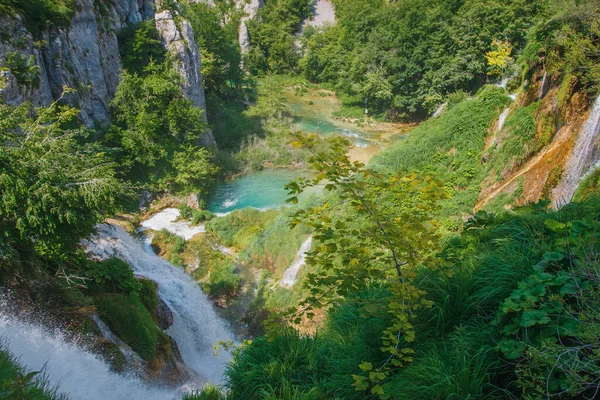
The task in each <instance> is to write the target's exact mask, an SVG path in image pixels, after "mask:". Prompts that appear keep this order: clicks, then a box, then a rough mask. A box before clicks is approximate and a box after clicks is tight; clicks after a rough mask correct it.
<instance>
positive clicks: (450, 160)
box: [370, 86, 509, 230]
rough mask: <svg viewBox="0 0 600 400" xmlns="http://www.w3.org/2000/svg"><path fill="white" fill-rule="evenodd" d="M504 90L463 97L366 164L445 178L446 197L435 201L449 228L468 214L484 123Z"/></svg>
mask: <svg viewBox="0 0 600 400" xmlns="http://www.w3.org/2000/svg"><path fill="white" fill-rule="evenodd" d="M508 102H509V98H508V97H507V96H506V94H505V93H504V91H503V90H501V89H498V88H494V87H490V86H488V87H485V88H484V89H482V90H481V92H480V93H478V95H477V96H476V97H475V98H474V99H472V100H470V101H462V102H460V103H458V104H456V105H454V106H453V107H452V108H450V109H449V110H448V111H447V112H445V113H443V114H442V115H441V116H440V117H439V118H435V119H431V120H429V121H427V122H424V123H423V124H421V125H419V126H418V127H416V128H415V129H414V130H413V131H412V132H411V134H410V136H409V137H408V138H407V139H406V140H404V141H402V142H400V143H397V144H395V145H393V146H391V147H389V148H388V149H386V150H384V151H382V152H381V153H379V154H378V155H376V156H375V157H373V159H372V160H371V162H370V166H371V167H372V168H373V169H375V170H378V171H391V172H399V173H410V172H418V173H422V174H430V175H433V176H435V177H436V178H437V179H440V180H442V181H443V182H445V190H446V193H447V194H448V195H449V196H450V198H449V199H447V200H442V201H441V202H440V206H441V210H440V218H439V220H440V222H441V224H442V225H443V226H445V227H446V229H448V230H456V229H457V228H458V226H460V224H461V223H462V222H461V221H460V215H462V214H468V213H471V211H472V210H473V207H474V206H475V203H476V201H477V198H478V196H479V191H480V184H481V182H482V181H483V179H484V178H485V177H486V174H487V169H486V168H485V165H482V163H481V160H482V156H483V148H484V139H485V137H486V135H487V133H488V129H489V127H490V126H491V125H492V123H493V121H494V120H495V119H496V118H497V117H498V115H499V114H500V112H501V110H503V109H504V107H505V106H506V104H508Z"/></svg>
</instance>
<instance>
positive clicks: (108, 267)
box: [84, 257, 143, 294]
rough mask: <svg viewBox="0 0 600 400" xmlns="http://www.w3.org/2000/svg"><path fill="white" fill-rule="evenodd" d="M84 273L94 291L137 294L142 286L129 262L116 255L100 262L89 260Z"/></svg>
mask: <svg viewBox="0 0 600 400" xmlns="http://www.w3.org/2000/svg"><path fill="white" fill-rule="evenodd" d="M84 273H85V275H86V276H87V277H88V278H90V279H91V284H90V288H91V289H92V290H94V291H101V292H107V293H124V294H132V293H133V294H137V293H139V292H140V290H141V289H142V288H143V285H142V284H141V283H140V282H139V281H138V280H137V279H136V278H135V276H134V275H133V271H132V270H131V267H129V264H127V263H126V262H125V261H123V260H121V259H119V258H116V257H112V258H109V259H108V260H104V261H100V262H93V261H91V262H89V263H88V264H87V265H86V269H85V271H84Z"/></svg>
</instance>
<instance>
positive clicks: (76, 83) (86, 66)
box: [0, 0, 214, 145]
mask: <svg viewBox="0 0 600 400" xmlns="http://www.w3.org/2000/svg"><path fill="white" fill-rule="evenodd" d="M75 10H76V11H75V14H74V16H73V18H72V20H71V23H70V25H69V26H68V27H66V28H49V29H46V30H44V31H42V32H41V37H40V38H39V39H37V38H36V40H34V38H33V36H32V35H31V33H30V32H28V31H27V30H26V28H25V26H24V24H23V23H22V21H21V19H20V18H19V17H18V16H3V17H0V65H5V63H6V58H7V55H8V54H10V53H14V52H18V53H19V54H21V55H23V56H24V57H26V58H27V59H29V58H30V57H31V58H32V60H33V61H34V63H35V65H36V66H37V67H39V73H38V78H37V79H36V82H35V84H33V85H28V86H26V85H23V84H21V83H20V82H18V79H17V78H18V77H16V76H15V75H14V74H13V73H12V72H11V71H9V70H7V69H3V70H2V71H1V76H2V78H3V79H2V85H0V94H1V95H2V97H3V100H4V102H5V103H7V104H12V105H16V104H20V103H22V102H24V101H31V102H32V103H33V104H35V105H37V106H42V105H43V106H47V105H49V104H50V103H51V102H52V101H53V100H54V99H56V98H58V97H59V96H60V95H61V93H62V92H63V87H65V86H67V87H70V88H72V89H75V92H74V93H73V94H69V95H68V96H67V97H66V100H67V101H69V102H70V103H71V104H72V105H74V106H75V107H77V108H79V109H80V110H81V113H80V118H81V120H82V122H83V123H84V124H85V125H87V126H90V127H91V126H94V125H97V124H98V125H101V126H104V125H107V124H108V123H109V121H110V110H109V107H108V104H109V103H110V101H111V99H112V98H113V96H114V94H115V91H116V88H117V85H118V84H119V76H120V74H121V71H122V63H121V58H120V54H119V45H118V40H117V33H118V32H119V31H120V30H121V29H122V28H123V27H124V26H125V25H127V24H135V23H138V22H141V21H142V20H147V19H152V18H154V19H155V20H156V25H157V28H158V30H159V32H160V33H161V36H162V39H163V43H164V44H165V47H166V48H167V49H168V50H170V51H173V52H175V54H176V55H177V59H178V65H177V69H178V71H179V72H180V73H181V75H182V77H183V82H184V87H183V90H184V92H185V94H186V95H187V96H188V97H189V98H190V99H191V100H192V101H193V102H194V103H195V104H197V105H198V106H200V107H203V108H204V107H205V102H204V88H203V86H202V76H201V74H200V66H201V61H200V52H199V51H198V45H197V43H196V41H195V39H194V35H193V32H192V30H191V27H190V26H189V24H188V23H187V21H185V20H183V19H181V18H180V17H178V16H177V18H178V19H180V20H178V23H177V24H175V20H174V19H173V16H172V14H171V13H170V12H169V11H162V12H158V13H156V14H155V5H154V3H153V1H152V0H113V1H110V2H101V1H98V0H77V4H76V7H75ZM163 28H165V29H163ZM199 141H200V143H202V144H205V145H212V144H214V139H213V137H212V134H211V133H210V132H207V134H206V135H205V136H204V137H202V138H199Z"/></svg>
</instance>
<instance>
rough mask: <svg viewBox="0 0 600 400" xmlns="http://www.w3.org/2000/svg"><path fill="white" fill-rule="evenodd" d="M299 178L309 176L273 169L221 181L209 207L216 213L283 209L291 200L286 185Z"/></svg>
mask: <svg viewBox="0 0 600 400" xmlns="http://www.w3.org/2000/svg"><path fill="white" fill-rule="evenodd" d="M299 176H304V177H307V176H308V173H307V172H305V171H298V170H292V169H270V170H263V171H253V172H250V173H248V174H246V175H243V176H240V177H239V178H236V179H234V180H232V181H227V182H219V183H217V184H216V185H215V186H214V187H213V188H212V190H211V191H210V193H211V194H210V196H209V198H208V204H207V208H208V209H209V210H210V211H211V212H213V213H216V214H224V213H228V212H231V211H233V210H237V209H241V208H246V207H254V208H258V209H268V208H279V207H282V206H284V205H285V204H286V203H285V201H286V200H287V199H288V198H289V197H290V196H288V194H287V193H288V192H287V191H286V190H285V189H284V186H285V184H286V183H288V182H289V181H291V180H294V179H297V178H298V177H299ZM316 190H318V188H312V189H311V190H309V191H308V192H307V193H306V194H304V196H306V195H308V194H309V193H310V192H315V191H316Z"/></svg>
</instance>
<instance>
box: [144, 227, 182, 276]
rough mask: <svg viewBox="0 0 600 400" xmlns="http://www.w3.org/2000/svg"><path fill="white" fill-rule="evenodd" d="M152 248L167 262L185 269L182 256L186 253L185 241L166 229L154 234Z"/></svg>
mask: <svg viewBox="0 0 600 400" xmlns="http://www.w3.org/2000/svg"><path fill="white" fill-rule="evenodd" d="M152 247H153V248H154V249H155V251H156V253H157V254H160V256H161V257H163V258H164V259H165V260H167V261H169V262H170V263H171V264H173V265H176V266H178V267H183V265H184V261H183V259H182V254H183V252H184V251H185V247H186V243H185V240H184V239H183V238H181V237H179V236H177V235H174V234H172V233H171V232H169V231H167V230H166V229H162V230H160V231H158V232H156V233H155V234H154V237H153V238H152Z"/></svg>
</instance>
